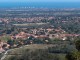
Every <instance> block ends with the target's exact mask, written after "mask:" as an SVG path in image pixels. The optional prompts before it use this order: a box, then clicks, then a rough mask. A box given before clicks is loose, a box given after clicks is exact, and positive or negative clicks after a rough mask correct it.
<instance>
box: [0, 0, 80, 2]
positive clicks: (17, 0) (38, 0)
mask: <svg viewBox="0 0 80 60" xmlns="http://www.w3.org/2000/svg"><path fill="white" fill-rule="evenodd" d="M0 2H80V0H0Z"/></svg>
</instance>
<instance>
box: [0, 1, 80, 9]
mask: <svg viewBox="0 0 80 60" xmlns="http://www.w3.org/2000/svg"><path fill="white" fill-rule="evenodd" d="M14 7H16V8H17V7H35V8H80V2H26V3H25V2H14V3H13V2H11V3H10V2H5V3H0V8H14Z"/></svg>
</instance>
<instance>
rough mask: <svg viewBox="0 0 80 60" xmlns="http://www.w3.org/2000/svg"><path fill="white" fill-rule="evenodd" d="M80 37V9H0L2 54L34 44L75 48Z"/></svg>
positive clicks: (0, 48)
mask: <svg viewBox="0 0 80 60" xmlns="http://www.w3.org/2000/svg"><path fill="white" fill-rule="evenodd" d="M79 37H80V9H74V8H72V9H49V8H10V9H8V8H4V9H0V53H4V52H6V51H7V50H10V49H15V48H19V47H21V46H25V45H32V44H47V45H48V44H53V45H55V46H59V45H61V46H65V44H66V45H68V46H73V47H74V48H75V46H74V41H75V39H76V38H79ZM56 41H58V42H57V43H56Z"/></svg>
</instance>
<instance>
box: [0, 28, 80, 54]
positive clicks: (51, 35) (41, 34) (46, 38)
mask: <svg viewBox="0 0 80 60" xmlns="http://www.w3.org/2000/svg"><path fill="white" fill-rule="evenodd" d="M4 36H5V35H1V36H0V37H4ZM8 36H9V39H8V40H6V41H5V40H1V39H0V53H2V52H5V51H6V50H8V49H11V48H18V47H20V46H23V45H28V44H51V43H50V40H51V39H52V40H54V39H58V40H63V41H65V40H69V39H68V37H71V38H74V37H79V36H80V35H79V34H69V33H67V32H66V31H64V30H62V29H61V28H58V29H54V28H46V29H44V28H37V29H26V32H24V31H21V32H19V33H18V34H9V35H8Z"/></svg>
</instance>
